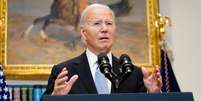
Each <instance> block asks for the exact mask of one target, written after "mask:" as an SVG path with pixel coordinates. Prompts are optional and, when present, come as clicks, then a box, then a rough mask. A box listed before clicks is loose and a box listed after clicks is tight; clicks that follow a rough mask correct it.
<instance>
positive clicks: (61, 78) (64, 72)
mask: <svg viewBox="0 0 201 101" xmlns="http://www.w3.org/2000/svg"><path fill="white" fill-rule="evenodd" d="M67 74H68V71H67V70H66V68H64V69H62V71H61V73H59V75H58V76H57V79H56V80H55V86H57V85H61V84H63V83H65V82H66V81H67V80H68V76H67Z"/></svg>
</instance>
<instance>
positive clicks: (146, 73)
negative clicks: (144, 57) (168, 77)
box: [142, 67, 149, 78]
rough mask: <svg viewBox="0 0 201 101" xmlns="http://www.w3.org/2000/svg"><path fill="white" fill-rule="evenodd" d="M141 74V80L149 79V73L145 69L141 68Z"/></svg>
mask: <svg viewBox="0 0 201 101" xmlns="http://www.w3.org/2000/svg"><path fill="white" fill-rule="evenodd" d="M142 73H143V78H148V77H149V73H148V71H147V69H146V68H145V67H142Z"/></svg>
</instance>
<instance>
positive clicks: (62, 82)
mask: <svg viewBox="0 0 201 101" xmlns="http://www.w3.org/2000/svg"><path fill="white" fill-rule="evenodd" d="M67 75H68V70H67V69H66V68H63V69H62V71H61V73H60V74H59V75H58V76H57V79H56V80H55V83H54V90H53V93H52V95H67V94H68V93H69V91H70V90H71V87H72V85H73V84H74V83H75V81H76V80H77V79H78V75H73V76H72V77H71V78H70V79H68V76H67Z"/></svg>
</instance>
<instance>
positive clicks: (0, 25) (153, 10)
mask: <svg viewBox="0 0 201 101" xmlns="http://www.w3.org/2000/svg"><path fill="white" fill-rule="evenodd" d="M146 13H147V17H146V18H147V30H148V31H147V32H148V33H147V34H148V43H149V44H148V48H149V49H148V52H149V56H148V59H149V62H147V63H136V65H138V66H144V67H147V68H148V69H149V70H152V69H153V66H154V65H159V64H160V46H159V34H160V32H159V28H158V27H156V25H155V24H156V22H157V20H158V13H159V6H158V0H146ZM7 28H8V1H7V0H0V64H2V65H3V68H4V72H5V75H6V78H7V79H14V80H47V78H48V76H49V74H50V72H51V68H52V66H53V64H43V63H41V64H23V63H22V64H9V63H8V62H7V60H8V58H7V54H8V51H7V45H8V42H7V41H8V39H7V38H8V36H7Z"/></svg>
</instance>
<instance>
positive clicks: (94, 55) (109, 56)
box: [86, 48, 112, 68]
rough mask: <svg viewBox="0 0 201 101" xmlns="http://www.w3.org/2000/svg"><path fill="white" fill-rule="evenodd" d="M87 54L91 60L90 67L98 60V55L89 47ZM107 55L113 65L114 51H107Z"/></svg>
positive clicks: (89, 60)
mask: <svg viewBox="0 0 201 101" xmlns="http://www.w3.org/2000/svg"><path fill="white" fill-rule="evenodd" d="M86 55H87V59H88V62H89V66H90V68H92V67H93V66H92V65H94V64H95V63H96V62H97V61H98V56H97V55H96V54H94V53H93V52H91V51H90V50H89V49H88V48H87V49H86ZM107 57H108V58H109V62H110V65H111V66H112V53H111V51H110V52H108V53H107Z"/></svg>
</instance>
